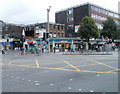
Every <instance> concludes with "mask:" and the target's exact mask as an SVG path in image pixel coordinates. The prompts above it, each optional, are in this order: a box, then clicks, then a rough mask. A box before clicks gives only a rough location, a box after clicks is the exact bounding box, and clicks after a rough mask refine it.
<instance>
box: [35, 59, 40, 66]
mask: <svg viewBox="0 0 120 94" xmlns="http://www.w3.org/2000/svg"><path fill="white" fill-rule="evenodd" d="M35 61H36V65H37V68H39V67H40V66H39V63H38V60H37V59H35Z"/></svg>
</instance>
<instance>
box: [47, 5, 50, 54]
mask: <svg viewBox="0 0 120 94" xmlns="http://www.w3.org/2000/svg"><path fill="white" fill-rule="evenodd" d="M50 8H51V6H49V9H47V29H48V30H47V31H48V33H49V12H50ZM48 52H50V43H49V38H48Z"/></svg>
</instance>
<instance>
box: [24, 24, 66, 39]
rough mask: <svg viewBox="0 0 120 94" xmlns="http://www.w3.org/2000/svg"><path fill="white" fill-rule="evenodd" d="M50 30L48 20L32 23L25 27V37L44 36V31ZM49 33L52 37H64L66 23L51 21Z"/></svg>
mask: <svg viewBox="0 0 120 94" xmlns="http://www.w3.org/2000/svg"><path fill="white" fill-rule="evenodd" d="M44 32H48V30H47V22H45V23H36V24H30V25H27V26H26V27H25V36H26V37H25V38H26V39H30V38H42V37H43V33H44ZM49 35H50V37H64V36H65V26H64V24H57V23H49Z"/></svg>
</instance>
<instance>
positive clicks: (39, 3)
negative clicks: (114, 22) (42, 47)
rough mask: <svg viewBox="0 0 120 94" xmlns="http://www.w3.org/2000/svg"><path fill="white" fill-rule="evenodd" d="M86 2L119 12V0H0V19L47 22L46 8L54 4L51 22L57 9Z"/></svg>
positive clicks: (53, 20)
mask: <svg viewBox="0 0 120 94" xmlns="http://www.w3.org/2000/svg"><path fill="white" fill-rule="evenodd" d="M86 2H89V3H93V4H96V5H98V6H101V7H104V8H107V9H109V10H112V11H115V12H118V2H119V0H0V20H3V21H4V22H8V23H15V24H31V23H32V24H33V23H37V22H39V23H41V22H46V21H47V10H46V9H47V8H49V6H52V7H51V10H50V22H55V12H56V11H59V10H62V9H66V8H69V7H72V6H76V5H80V4H83V3H86Z"/></svg>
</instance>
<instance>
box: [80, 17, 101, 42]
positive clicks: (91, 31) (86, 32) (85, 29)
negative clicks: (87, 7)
mask: <svg viewBox="0 0 120 94" xmlns="http://www.w3.org/2000/svg"><path fill="white" fill-rule="evenodd" d="M78 30H79V35H80V37H81V38H82V39H86V41H87V42H89V39H90V38H95V39H96V38H98V37H99V31H98V28H97V25H96V24H95V21H94V20H93V19H92V18H91V17H88V16H86V17H84V18H83V19H82V23H80V27H79V29H78Z"/></svg>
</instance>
